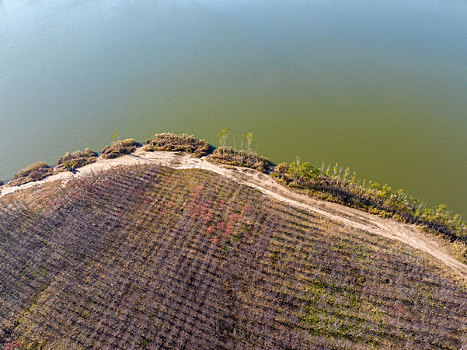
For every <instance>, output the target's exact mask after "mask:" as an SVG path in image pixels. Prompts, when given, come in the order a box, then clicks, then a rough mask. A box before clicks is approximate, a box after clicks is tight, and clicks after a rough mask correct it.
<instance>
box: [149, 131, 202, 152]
mask: <svg viewBox="0 0 467 350" xmlns="http://www.w3.org/2000/svg"><path fill="white" fill-rule="evenodd" d="M144 150H145V151H149V152H154V151H171V152H186V153H190V154H193V155H194V156H196V157H202V156H205V155H207V154H209V151H210V150H211V146H210V145H209V143H207V141H206V140H199V139H197V138H196V137H194V136H193V135H188V134H172V133H162V134H156V135H155V137H154V138H153V139H152V140H148V141H147V144H146V146H144Z"/></svg>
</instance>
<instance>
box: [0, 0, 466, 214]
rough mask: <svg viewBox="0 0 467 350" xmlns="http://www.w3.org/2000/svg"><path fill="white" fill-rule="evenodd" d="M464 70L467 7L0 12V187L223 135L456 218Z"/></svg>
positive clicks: (217, 3)
mask: <svg viewBox="0 0 467 350" xmlns="http://www.w3.org/2000/svg"><path fill="white" fill-rule="evenodd" d="M466 62H467V2H466V1H456V0H452V1H451V0H423V1H420V0H411V1H402V0H387V1H368V0H350V1H331V0H328V1H323V0H317V1H314V0H307V1H299V0H296V1H292V0H291V1H285V0H281V1H277V0H267V1H265V0H263V1H255V0H248V1H244V0H198V1H196V0H193V1H177V0H170V1H169V0H166V1H159V0H151V1H149V0H137V1H118V0H117V1H110V0H97V1H89V0H84V1H76V0H60V1H58V0H35V1H29V0H0V178H3V179H8V178H11V177H12V176H13V175H14V173H15V172H16V171H17V170H18V169H20V168H23V167H24V166H26V165H28V164H30V163H32V162H34V161H37V160H45V161H47V162H48V163H49V164H53V163H54V162H55V161H56V159H57V158H58V157H60V156H61V155H63V154H64V153H65V152H67V151H74V150H76V149H79V148H81V149H83V148H85V147H91V148H92V149H95V150H98V151H99V150H101V149H102V148H103V146H105V145H106V144H107V143H109V142H111V141H112V135H113V132H114V130H115V129H116V128H117V129H118V130H119V131H120V133H121V137H135V138H136V139H138V140H140V141H144V140H146V139H148V138H150V137H152V135H153V134H154V133H156V132H164V131H173V132H187V133H194V134H195V135H196V136H198V137H200V138H206V139H207V140H208V141H210V142H211V143H213V144H217V140H216V133H217V131H218V130H219V129H221V128H224V127H228V128H229V130H230V132H231V135H232V136H235V137H236V141H235V142H236V144H237V146H238V144H239V142H240V141H239V138H240V136H241V134H245V133H247V132H248V131H252V132H253V133H254V137H255V139H254V144H255V145H256V149H257V150H258V152H259V153H260V154H263V155H264V156H266V157H268V158H270V159H271V160H273V161H275V162H280V161H289V162H290V161H292V160H294V159H295V157H296V156H299V157H301V159H302V161H307V160H308V161H310V162H311V163H312V164H314V165H315V166H318V167H319V166H321V164H322V162H323V161H324V162H326V163H335V162H336V161H337V162H339V163H340V164H342V165H344V166H347V165H350V166H351V168H352V169H354V170H357V172H358V174H359V175H360V176H362V177H367V178H372V179H374V180H376V181H378V182H382V183H388V184H389V185H391V186H393V187H396V188H399V187H401V188H404V189H406V190H407V192H409V193H411V194H414V195H416V196H418V197H421V198H423V199H424V200H426V201H427V203H428V204H429V205H433V204H436V203H439V202H443V203H446V204H447V205H448V206H449V207H450V208H451V209H452V210H453V211H456V212H460V213H465V214H467V200H466V198H467V183H466V180H467V176H466V174H467V92H466V91H467V63H466ZM231 142H232V143H233V139H232V141H231Z"/></svg>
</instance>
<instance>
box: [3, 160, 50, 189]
mask: <svg viewBox="0 0 467 350" xmlns="http://www.w3.org/2000/svg"><path fill="white" fill-rule="evenodd" d="M52 173H53V169H52V168H51V167H50V166H49V165H47V164H46V163H45V162H36V163H34V164H31V165H29V166H28V167H26V168H24V169H23V170H20V171H19V172H18V173H17V174H16V175H15V176H14V178H13V180H11V182H10V185H11V186H19V185H23V184H25V183H28V182H31V181H38V180H42V179H43V178H45V177H47V176H50V175H52Z"/></svg>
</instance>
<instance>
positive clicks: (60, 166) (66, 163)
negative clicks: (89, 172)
mask: <svg viewBox="0 0 467 350" xmlns="http://www.w3.org/2000/svg"><path fill="white" fill-rule="evenodd" d="M96 159H97V152H94V151H92V150H90V149H89V148H86V149H85V150H84V152H82V151H81V150H78V151H76V152H73V153H70V152H67V153H66V154H65V155H64V156H63V157H60V158H59V160H58V161H57V171H66V170H69V171H73V170H74V169H76V168H80V167H82V166H85V165H86V164H91V163H94V162H95V161H96Z"/></svg>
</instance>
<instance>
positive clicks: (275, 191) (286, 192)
mask: <svg viewBox="0 0 467 350" xmlns="http://www.w3.org/2000/svg"><path fill="white" fill-rule="evenodd" d="M144 164H159V165H163V166H167V167H170V168H173V169H203V170H208V171H212V172H214V173H217V174H219V175H222V176H226V177H228V178H230V179H232V180H234V181H236V182H238V183H241V184H244V185H247V186H250V187H253V188H255V189H257V190H259V191H260V192H262V193H264V194H266V195H268V196H271V197H273V198H274V199H276V200H278V201H281V202H286V203H288V204H290V205H293V206H296V207H300V208H303V209H306V210H309V211H312V212H315V213H317V214H319V215H322V216H324V217H326V218H328V219H329V220H333V221H337V222H341V223H343V224H345V225H348V226H350V227H353V228H356V229H360V230H364V231H368V232H370V233H373V234H377V235H380V236H383V237H386V238H389V239H393V240H397V241H400V242H402V243H405V244H408V245H409V246H411V247H413V248H416V249H419V250H422V251H424V252H426V253H428V254H430V255H431V256H433V257H434V258H436V259H437V260H439V261H441V262H442V263H443V264H445V265H446V266H448V267H450V268H451V269H452V270H453V271H455V272H456V274H457V275H459V276H461V277H462V278H463V279H464V280H467V265H465V264H463V263H461V262H460V261H458V260H456V259H455V258H454V257H452V256H451V255H450V254H449V252H448V251H447V250H446V248H445V247H443V246H441V245H440V244H439V243H438V242H436V241H435V240H434V239H432V238H431V237H430V236H429V235H428V234H426V233H424V232H421V231H420V230H419V229H418V228H417V227H415V226H414V225H407V224H404V223H400V222H397V221H395V220H392V219H384V218H381V217H379V216H376V215H373V214H369V213H366V212H363V211H360V210H357V209H353V208H349V207H346V206H343V205H340V204H336V203H331V202H326V201H322V200H318V199H313V198H311V197H309V196H306V195H303V194H300V193H297V192H294V191H292V190H290V189H288V188H286V187H284V186H282V185H280V184H278V183H277V182H275V181H274V180H273V179H272V178H271V177H270V176H268V175H265V174H263V173H260V172H258V171H256V170H252V169H247V168H233V167H226V166H221V165H216V164H213V163H210V162H208V161H207V160H205V159H203V158H196V157H193V156H190V155H185V154H178V153H173V152H145V151H144V150H143V149H142V147H141V148H139V149H138V150H137V151H136V152H135V153H133V154H130V155H125V156H122V157H119V158H115V159H102V158H98V160H97V162H96V163H92V164H88V165H86V166H84V167H81V168H79V169H78V172H76V173H75V174H72V173H71V172H61V173H58V174H55V175H52V176H49V177H47V178H45V179H43V180H40V181H36V182H31V183H27V184H24V185H21V186H8V184H6V185H3V186H1V187H0V189H1V193H0V198H1V197H4V196H6V195H8V194H11V193H14V192H16V191H18V190H22V189H27V188H31V187H35V186H41V185H42V184H45V183H48V182H53V181H62V184H66V183H67V182H68V181H70V180H72V179H74V178H78V177H80V176H84V175H91V174H94V173H99V172H102V171H105V170H109V169H112V168H118V167H122V166H132V165H144Z"/></svg>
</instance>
